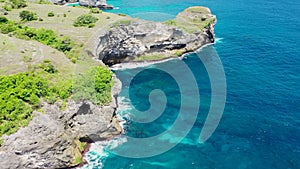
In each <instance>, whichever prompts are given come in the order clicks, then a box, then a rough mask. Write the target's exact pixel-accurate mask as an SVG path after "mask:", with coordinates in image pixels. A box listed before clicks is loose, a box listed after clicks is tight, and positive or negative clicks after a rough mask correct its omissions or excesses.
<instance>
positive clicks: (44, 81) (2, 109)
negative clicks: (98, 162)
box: [0, 0, 121, 162]
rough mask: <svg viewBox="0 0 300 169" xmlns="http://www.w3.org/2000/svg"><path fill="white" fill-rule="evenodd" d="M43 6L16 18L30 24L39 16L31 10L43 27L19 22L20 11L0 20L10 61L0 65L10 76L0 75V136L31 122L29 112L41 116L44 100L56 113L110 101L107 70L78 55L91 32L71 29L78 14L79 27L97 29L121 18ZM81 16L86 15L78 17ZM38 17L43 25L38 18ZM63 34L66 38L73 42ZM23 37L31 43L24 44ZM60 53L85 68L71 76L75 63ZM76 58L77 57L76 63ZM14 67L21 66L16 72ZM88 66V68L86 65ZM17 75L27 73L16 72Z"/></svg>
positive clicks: (109, 78) (109, 75)
mask: <svg viewBox="0 0 300 169" xmlns="http://www.w3.org/2000/svg"><path fill="white" fill-rule="evenodd" d="M0 1H1V0H0ZM19 1H20V2H23V1H22V0H19ZM24 2H25V1H24ZM43 3H44V1H43V0H40V4H33V3H30V4H29V6H28V8H26V9H28V11H29V12H23V13H22V18H21V20H23V21H29V20H32V18H34V17H36V18H38V17H37V15H36V14H35V12H36V13H37V14H38V16H40V17H42V18H43V19H44V21H43V24H40V23H39V22H37V21H36V22H26V23H25V22H19V14H20V13H19V12H20V11H22V9H19V10H12V11H11V12H9V13H8V16H7V17H8V18H10V19H12V20H14V21H12V20H10V19H7V18H6V17H3V16H0V32H1V33H2V34H8V35H1V37H0V42H1V44H2V45H1V46H0V48H1V50H2V51H3V53H6V54H5V55H4V56H10V58H9V59H3V58H2V60H1V63H2V65H5V66H4V68H2V67H1V70H0V71H1V73H2V74H12V75H0V137H1V136H2V135H3V134H11V133H14V132H16V131H17V130H18V129H19V128H20V127H22V126H26V125H27V124H28V123H29V121H30V120H31V119H32V112H33V111H34V110H37V111H40V112H43V110H42V109H43V107H42V103H43V102H48V103H50V104H53V103H57V104H58V105H59V106H60V108H61V110H65V109H66V103H67V100H68V99H74V100H76V101H80V100H90V101H92V102H94V103H96V104H99V105H107V104H108V103H109V102H110V101H111V87H112V85H113V82H112V72H111V71H110V70H108V69H107V68H106V67H99V66H96V65H97V63H94V62H91V61H90V60H89V59H87V58H85V57H86V56H85V55H84V54H83V53H82V51H83V49H84V47H86V46H88V44H85V45H86V46H83V43H85V42H86V41H87V40H88V39H89V38H90V36H91V34H90V32H88V31H86V30H88V28H75V27H74V26H72V25H73V21H74V20H75V19H76V17H77V16H79V15H81V18H80V16H79V17H78V18H77V19H76V20H78V21H77V25H78V26H82V25H84V26H86V27H94V26H97V28H104V27H105V26H108V25H109V24H111V22H113V20H117V19H119V18H121V17H118V16H114V15H112V14H107V13H103V14H101V15H94V13H95V12H92V11H91V13H93V14H86V13H88V12H89V9H78V8H74V9H70V8H59V9H58V8H57V6H54V5H47V6H46V5H41V4H43ZM6 5H7V7H9V8H11V9H13V8H15V7H13V6H12V5H11V4H9V3H6ZM18 6H20V5H18ZM21 6H22V5H21ZM23 7H24V6H23ZM30 11H35V12H30ZM52 11H53V14H54V15H57V14H58V13H62V14H64V17H66V16H67V15H66V14H65V13H67V12H69V13H68V18H67V19H65V18H63V19H62V17H60V18H58V17H53V18H49V17H47V14H48V13H50V12H52ZM98 12H100V13H101V12H102V11H100V10H99V11H98ZM96 13H97V12H96ZM31 14H35V15H31ZM83 14H84V15H85V17H82V16H83ZM93 15H94V16H93ZM60 16H62V15H60ZM107 17H109V18H110V17H111V19H112V20H111V21H110V20H106V19H105V18H107ZM23 18H24V19H23ZM95 18H96V19H95ZM98 18H99V19H100V20H101V24H97V25H96V24H95V23H96V22H97V20H99V19H98ZM38 19H40V20H41V21H42V19H41V18H38ZM62 20H63V21H62ZM25 24H26V25H25ZM74 24H75V23H74ZM50 29H51V30H50ZM53 30H55V31H53ZM64 35H68V36H69V37H72V39H71V38H69V37H68V36H64ZM9 36H10V37H9ZM22 39H24V40H32V41H29V42H27V41H24V40H22ZM73 39H74V40H76V42H77V43H78V44H76V43H75V41H74V40H73ZM35 41H36V42H35ZM37 42H40V43H37ZM81 43H82V44H81ZM79 44H80V45H79ZM45 45H46V46H45ZM47 46H49V47H52V48H53V49H51V48H49V47H47ZM21 47H22V48H21ZM55 49H56V50H58V51H61V52H58V51H56V50H55ZM62 52H63V53H62ZM64 54H65V55H66V56H67V57H68V58H69V59H70V60H71V61H72V62H74V63H75V62H76V61H79V62H84V63H83V64H84V65H88V66H87V67H82V70H80V72H85V73H82V74H81V75H79V76H78V77H77V76H76V77H74V75H73V74H72V70H73V68H74V67H75V64H72V63H71V62H70V61H69V60H67V59H66V58H65V57H64ZM79 56H81V59H78V60H77V58H78V57H79ZM41 57H45V58H46V59H49V60H44V61H41V60H39V59H40V58H41ZM15 58H16V59H15ZM61 58H63V59H61ZM50 60H51V61H52V62H51V61H50ZM13 62H18V63H19V62H20V63H21V64H22V65H20V66H19V65H17V64H15V63H13ZM2 65H1V66H2ZM6 65H7V66H6ZM15 65H17V66H19V67H22V68H20V69H19V67H16V66H15ZM91 65H93V66H92V67H91ZM76 66H77V68H78V67H80V64H78V63H77V64H76ZM11 70H13V71H11ZM26 70H28V71H26ZM22 71H26V72H23V73H17V72H22ZM13 73H17V74H13ZM0 144H1V140H0ZM84 147H85V143H81V144H80V145H79V147H78V148H79V150H80V151H82V150H83V149H84ZM81 160H82V159H81V157H80V158H79V156H78V157H76V161H77V162H80V161H81ZM74 161H75V159H74Z"/></svg>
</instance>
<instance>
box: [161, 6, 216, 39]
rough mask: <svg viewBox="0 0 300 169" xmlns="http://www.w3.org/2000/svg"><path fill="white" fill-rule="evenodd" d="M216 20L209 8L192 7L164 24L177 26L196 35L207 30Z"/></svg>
mask: <svg viewBox="0 0 300 169" xmlns="http://www.w3.org/2000/svg"><path fill="white" fill-rule="evenodd" d="M215 20H216V18H215V16H213V15H211V13H210V11H209V9H208V8H205V7H190V8H188V9H186V10H185V11H183V12H182V13H179V14H178V15H177V17H176V18H175V19H173V20H168V21H166V22H164V23H165V24H167V25H170V26H176V27H179V28H181V29H182V30H185V31H186V32H188V33H196V32H199V31H203V29H205V28H206V29H207V28H209V27H210V25H211V24H212V23H213V22H214V21H215Z"/></svg>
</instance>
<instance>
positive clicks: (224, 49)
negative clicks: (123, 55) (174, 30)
mask: <svg viewBox="0 0 300 169" xmlns="http://www.w3.org/2000/svg"><path fill="white" fill-rule="evenodd" d="M107 2H108V3H109V4H113V5H114V6H115V7H119V9H118V10H113V11H112V12H115V13H126V14H128V15H131V16H134V17H139V18H143V19H149V20H156V21H162V20H166V19H169V18H172V17H174V16H175V15H176V14H177V13H178V12H180V11H182V10H183V9H185V8H186V7H189V6H194V5H203V6H207V7H209V8H210V9H211V11H212V12H213V13H214V14H216V15H217V19H218V23H217V25H216V29H215V34H216V37H217V38H219V39H218V42H217V43H216V44H215V45H213V46H209V47H206V48H204V49H203V50H201V51H200V52H198V55H197V54H191V55H190V56H188V57H187V59H185V60H184V64H185V65H187V66H188V67H189V68H190V69H191V70H192V72H193V75H194V77H195V79H196V81H197V84H198V87H199V92H200V94H201V99H200V103H199V102H196V101H193V100H197V99H193V97H194V96H195V95H197V94H195V93H193V92H192V91H186V93H181V92H180V91H179V86H178V85H177V84H176V81H174V79H172V78H171V77H170V76H169V75H168V74H167V73H162V72H160V71H159V69H162V68H173V73H177V74H183V75H184V72H182V71H181V69H180V68H181V67H180V63H182V61H178V60H172V61H169V62H165V63H161V64H157V65H153V66H150V67H147V69H148V70H147V71H143V72H142V73H141V74H137V72H138V71H140V70H145V68H138V69H131V70H129V69H128V70H120V71H116V74H117V76H118V78H120V79H121V81H122V82H123V89H122V92H121V94H120V96H119V100H120V108H119V109H118V114H120V115H122V116H123V118H124V119H126V120H127V122H126V123H125V124H124V126H125V136H131V137H137V138H146V137H150V136H155V135H157V134H159V133H161V132H164V131H165V130H168V129H169V128H170V126H171V125H172V124H173V122H174V120H175V119H176V118H177V117H178V112H179V107H180V103H181V97H180V95H181V94H183V95H187V96H190V99H191V100H190V105H191V107H192V106H194V105H196V104H198V103H199V104H200V108H199V113H198V117H197V120H196V123H195V125H194V127H193V128H192V129H191V131H190V132H189V134H188V135H187V136H186V137H185V138H184V139H183V140H182V141H181V142H180V143H179V144H177V145H176V146H175V147H174V148H172V149H171V150H169V151H167V152H165V153H163V154H160V155H157V156H153V157H148V158H126V157H122V156H118V155H114V154H112V153H109V151H108V150H109V149H114V148H117V149H120V150H124V151H131V150H132V145H127V144H126V139H125V136H121V137H119V138H116V139H115V140H114V141H113V142H111V143H99V144H96V145H94V146H93V149H92V150H91V151H90V152H89V154H88V155H87V156H89V157H90V164H89V165H88V166H85V167H86V168H99V167H102V168H107V169H111V168H124V169H125V168H134V169H139V168H143V169H144V168H151V169H152V168H166V169H167V168H186V169H202V168H207V169H210V168H221V169H223V168H224V169H235V168H240V169H247V168H251V169H252V168H255V169H256V168H259V169H271V168H272V169H287V168H291V169H296V168H300V48H299V45H300V43H299V42H300V40H299V39H300V30H299V28H300V10H299V9H300V2H299V1H295V0H294V1H283V0H265V1H261V0H250V1H246V0H228V1H221V0H202V1H197V0H185V1H180V0H172V1H171V0H165V1H158V0H151V1H150V0H139V1H137V0H108V1H107ZM215 51H217V53H218V55H219V57H220V59H221V61H222V63H223V66H224V70H225V74H226V82H227V100H226V107H225V110H224V113H223V117H222V119H221V121H220V124H219V126H218V128H217V129H216V131H215V132H214V133H213V135H212V137H210V138H209V139H208V140H207V141H206V142H205V143H201V144H200V143H199V142H198V137H199V133H200V131H201V129H202V127H203V124H204V121H205V118H206V115H207V113H208V110H209V106H210V101H211V95H210V92H211V89H210V86H211V84H210V81H209V77H208V74H207V71H206V69H205V67H204V63H203V62H202V61H201V60H200V59H199V57H198V56H205V57H207V58H208V62H209V59H210V58H211V57H212V55H213V53H214V52H215ZM136 74H137V75H138V76H136V77H135V78H134V79H133V80H131V79H130V78H129V77H131V76H133V75H136ZM185 85H186V86H187V87H188V86H189V83H188V81H187V83H186V84H185ZM153 89H161V90H163V91H164V92H165V94H166V97H167V98H168V100H167V101H168V103H167V106H166V109H165V110H164V112H163V113H162V115H161V116H160V117H159V118H158V119H156V120H154V121H153V122H151V123H137V122H134V121H132V120H131V119H132V117H134V116H137V115H138V114H136V113H138V112H137V111H134V110H133V108H134V107H133V106H131V105H130V104H129V103H132V104H133V105H134V106H135V108H136V109H138V110H140V111H144V110H147V108H149V106H150V103H149V102H148V96H149V93H150V91H151V90H153ZM127 93H129V96H128V95H127ZM157 99H161V98H157ZM160 101H161V100H157V102H160ZM186 113H187V114H188V113H189V112H186ZM145 116H146V114H145ZM187 121H188V120H187ZM166 139H167V140H169V141H171V139H172V136H170V137H169V138H166ZM107 144H109V146H107ZM130 146H131V147H130ZM149 146H151V145H149ZM134 148H136V149H140V150H143V149H145V150H147V148H146V147H138V146H136V147H134Z"/></svg>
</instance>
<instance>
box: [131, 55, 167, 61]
mask: <svg viewBox="0 0 300 169" xmlns="http://www.w3.org/2000/svg"><path fill="white" fill-rule="evenodd" d="M166 58H168V56H166V55H163V54H151V55H143V56H139V57H137V58H135V59H134V61H144V60H160V59H166Z"/></svg>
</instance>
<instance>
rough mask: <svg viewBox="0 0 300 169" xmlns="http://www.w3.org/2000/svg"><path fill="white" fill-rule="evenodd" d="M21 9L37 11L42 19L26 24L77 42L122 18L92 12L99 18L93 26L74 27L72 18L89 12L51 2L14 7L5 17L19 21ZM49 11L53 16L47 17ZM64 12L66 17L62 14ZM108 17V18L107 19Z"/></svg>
mask: <svg viewBox="0 0 300 169" xmlns="http://www.w3.org/2000/svg"><path fill="white" fill-rule="evenodd" d="M22 10H30V11H34V12H36V13H37V15H38V17H40V18H42V19H43V21H31V22H28V23H26V25H28V26H30V27H33V28H45V29H51V30H54V31H55V32H57V33H59V34H61V35H66V36H69V37H70V38H72V39H73V40H75V41H76V42H77V43H78V44H81V43H83V44H85V43H86V42H87V41H88V40H89V38H90V37H92V35H93V33H95V32H96V30H99V29H102V28H105V27H106V26H107V25H109V24H111V23H113V22H114V21H115V20H117V19H119V18H122V17H121V16H118V15H115V14H111V13H107V12H103V13H101V14H93V15H94V16H95V17H97V18H99V21H98V22H97V23H96V26H95V27H94V28H87V27H74V26H73V22H74V20H75V19H76V18H77V17H78V16H80V15H82V14H88V13H89V12H90V10H89V9H87V8H81V7H68V6H59V5H51V4H49V5H48V4H29V5H28V7H26V8H22V9H15V10H12V11H10V12H9V14H8V15H7V17H8V18H9V19H11V20H14V21H20V18H19V12H20V11H22ZM49 12H54V14H55V16H54V17H48V13H49ZM64 14H66V17H64V16H63V15H64ZM108 17H109V19H107V18H108Z"/></svg>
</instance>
